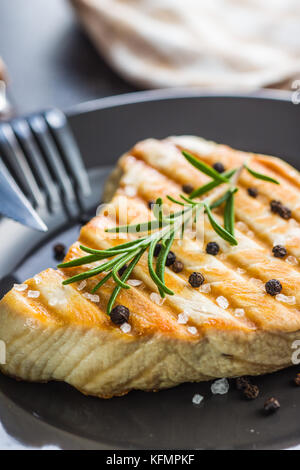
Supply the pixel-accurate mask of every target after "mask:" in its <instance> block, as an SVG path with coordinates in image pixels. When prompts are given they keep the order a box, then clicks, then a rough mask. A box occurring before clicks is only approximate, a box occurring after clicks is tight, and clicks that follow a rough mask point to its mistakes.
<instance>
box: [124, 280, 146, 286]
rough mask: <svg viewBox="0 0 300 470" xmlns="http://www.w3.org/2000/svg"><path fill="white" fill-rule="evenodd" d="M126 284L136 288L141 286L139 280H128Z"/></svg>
mask: <svg viewBox="0 0 300 470" xmlns="http://www.w3.org/2000/svg"><path fill="white" fill-rule="evenodd" d="M127 284H129V285H130V286H132V287H137V286H140V285H141V284H143V281H140V280H139V279H128V281H127Z"/></svg>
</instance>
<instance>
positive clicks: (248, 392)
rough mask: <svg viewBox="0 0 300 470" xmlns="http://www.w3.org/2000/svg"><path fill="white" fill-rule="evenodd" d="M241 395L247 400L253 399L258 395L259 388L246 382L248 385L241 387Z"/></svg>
mask: <svg viewBox="0 0 300 470" xmlns="http://www.w3.org/2000/svg"><path fill="white" fill-rule="evenodd" d="M243 395H244V397H245V398H247V400H255V399H256V398H257V397H258V395H259V388H258V387H257V385H252V384H250V383H248V385H247V386H246V387H245V388H244V389H243Z"/></svg>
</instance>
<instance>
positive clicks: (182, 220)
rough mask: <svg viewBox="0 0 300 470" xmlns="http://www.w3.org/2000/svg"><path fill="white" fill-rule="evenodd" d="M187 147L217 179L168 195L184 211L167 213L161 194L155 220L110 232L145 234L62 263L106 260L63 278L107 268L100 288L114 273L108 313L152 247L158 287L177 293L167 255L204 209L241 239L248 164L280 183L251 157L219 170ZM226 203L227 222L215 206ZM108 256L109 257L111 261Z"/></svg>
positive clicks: (227, 233) (231, 239)
mask: <svg viewBox="0 0 300 470" xmlns="http://www.w3.org/2000/svg"><path fill="white" fill-rule="evenodd" d="M182 153H183V155H184V157H185V158H186V160H187V161H188V162H189V163H191V164H192V165H193V166H194V167H195V168H197V169H198V170H199V171H201V172H202V173H204V174H206V175H207V176H210V177H211V178H212V180H211V181H209V182H208V183H206V184H205V185H203V186H201V187H199V188H197V189H195V190H194V191H193V192H192V193H191V194H190V195H189V197H187V196H185V195H183V194H180V195H179V197H180V199H181V200H177V199H175V198H174V197H172V196H170V195H168V196H167V198H168V199H169V200H170V201H172V202H173V203H174V204H177V205H179V206H181V207H182V209H181V210H180V211H178V212H173V213H171V214H169V215H168V216H166V215H164V211H163V201H162V199H161V198H158V199H157V200H156V204H155V206H154V210H153V213H154V217H155V219H153V220H151V221H149V222H142V223H138V224H132V225H130V224H129V225H121V226H117V227H113V228H109V229H107V230H106V232H109V233H121V232H123V233H135V234H137V233H140V234H145V235H144V236H142V237H140V238H136V239H134V240H129V241H127V242H125V243H122V244H120V245H116V246H114V247H111V248H108V249H104V250H95V249H92V248H89V247H86V246H83V245H81V246H80V248H81V250H82V251H84V252H86V253H88V255H85V256H82V257H81V258H77V259H75V260H72V261H69V262H66V263H62V264H59V265H58V267H59V268H72V267H77V266H82V265H86V264H90V263H94V262H97V261H101V260H105V261H104V262H103V263H102V264H101V265H99V266H96V267H94V268H92V269H89V270H87V271H84V272H82V273H80V274H77V275H75V276H72V277H70V278H68V279H66V280H65V281H63V284H71V283H73V282H77V281H81V280H83V279H88V278H90V277H94V276H97V275H99V274H101V273H106V274H105V276H104V277H103V278H102V279H101V280H100V281H99V282H98V283H97V284H96V285H95V287H94V288H93V290H92V292H93V293H95V292H97V291H98V290H99V289H100V288H101V287H102V286H103V285H104V284H105V283H106V282H107V281H108V280H109V279H111V278H113V280H114V282H115V284H116V286H115V288H114V290H113V292H112V294H111V296H110V299H109V302H108V305H107V313H108V314H110V313H111V310H112V308H113V305H114V303H115V301H116V298H117V296H118V294H119V292H120V290H121V289H129V288H130V286H129V285H128V284H127V283H126V281H127V280H128V278H129V276H130V275H131V273H132V271H133V269H134V268H135V266H136V265H137V263H138V262H139V260H140V259H141V257H142V256H143V254H144V253H145V252H146V251H147V250H148V271H149V274H150V276H151V279H152V280H153V282H154V283H155V284H156V286H157V288H158V291H159V293H160V296H161V297H165V295H166V294H168V295H174V292H173V291H172V290H171V289H169V288H168V287H167V286H166V284H165V266H166V260H167V257H168V254H169V252H170V249H171V247H172V244H173V242H174V239H175V236H176V234H177V233H178V231H180V233H181V236H183V233H184V228H185V225H186V223H191V221H193V222H196V221H197V217H198V214H199V213H200V210H201V209H202V210H204V212H205V213H206V214H207V217H208V220H209V222H210V224H211V226H212V228H213V229H214V231H215V232H216V233H217V234H218V235H219V236H220V237H221V238H223V239H224V240H225V241H227V242H228V243H230V244H231V245H237V243H238V242H237V240H236V238H235V236H234V196H235V193H236V192H237V191H238V188H237V187H236V184H237V180H238V178H239V177H240V175H241V173H242V171H243V169H246V170H247V171H248V172H249V173H250V174H251V175H252V176H254V177H255V178H258V179H261V180H265V181H269V182H272V183H275V184H279V183H278V181H276V180H275V179H273V178H271V177H269V176H267V175H262V174H260V173H257V172H255V171H254V170H252V169H251V168H249V166H248V165H247V163H248V162H246V161H245V162H244V163H243V164H242V165H241V166H240V167H239V168H235V169H233V170H228V171H226V172H224V173H222V174H220V173H218V172H217V171H216V170H214V168H212V167H210V166H208V165H206V164H205V163H203V162H201V161H200V160H198V159H197V158H195V157H194V156H193V155H191V154H190V153H189V152H186V151H182ZM224 184H225V185H226V189H225V190H223V189H222V188H219V189H220V190H221V191H219V192H218V191H217V192H215V193H211V191H212V190H213V189H215V188H217V187H218V186H220V185H224ZM228 186H229V189H228ZM207 193H210V196H207V197H206V198H205V199H204V200H200V201H199V200H198V201H196V200H195V198H197V197H200V196H202V195H204V194H207ZM223 203H225V207H224V227H222V226H221V225H220V224H219V223H218V221H217V220H216V219H215V218H214V216H213V213H212V210H213V209H215V208H217V207H220V206H221V205H222V204H223ZM159 242H160V243H161V249H160V252H159V255H158V257H157V260H156V266H155V268H154V251H155V247H156V245H157V243H159ZM107 259H108V261H106V260H107ZM128 263H129V264H128ZM125 266H126V269H125V271H124V273H123V274H122V275H121V276H120V275H119V272H120V269H121V268H124V267H125Z"/></svg>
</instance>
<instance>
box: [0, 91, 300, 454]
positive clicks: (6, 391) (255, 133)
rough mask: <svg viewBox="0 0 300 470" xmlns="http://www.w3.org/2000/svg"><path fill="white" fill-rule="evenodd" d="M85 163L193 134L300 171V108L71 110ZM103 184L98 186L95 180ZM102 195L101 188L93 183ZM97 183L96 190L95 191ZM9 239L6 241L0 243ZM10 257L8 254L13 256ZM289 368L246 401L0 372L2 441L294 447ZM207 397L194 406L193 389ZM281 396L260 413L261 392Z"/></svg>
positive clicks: (214, 99) (158, 95) (201, 99)
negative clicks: (99, 389) (97, 387)
mask: <svg viewBox="0 0 300 470" xmlns="http://www.w3.org/2000/svg"><path fill="white" fill-rule="evenodd" d="M69 119H70V124H71V127H72V128H73V131H74V133H75V136H76V138H77V141H78V143H79V146H80V148H81V151H82V154H83V155H84V158H85V160H86V163H87V165H88V167H90V168H91V167H104V166H109V165H114V163H115V162H116V160H117V158H118V157H119V155H120V154H121V153H122V152H124V151H125V150H127V149H128V148H129V147H131V146H132V145H133V144H134V143H135V142H136V141H138V140H140V139H143V138H146V137H158V138H161V137H165V136H168V135H170V134H195V135H200V136H203V137H205V138H207V139H213V140H216V141H218V142H222V143H226V144H229V145H232V146H234V147H237V148H240V149H244V150H251V151H257V152H263V153H267V154H268V153H269V154H273V155H279V156H281V157H283V158H285V159H286V160H287V161H288V162H290V163H291V164H293V165H294V166H295V167H297V168H298V169H300V160H299V156H300V133H299V125H300V106H296V105H293V104H292V102H291V100H290V97H289V96H287V95H282V94H276V95H274V94H264V95H259V96H247V97H238V96H215V95H214V96H210V95H204V96H203V95H199V94H197V93H196V92H182V93H181V92H170V91H158V92H146V93H138V94H134V95H125V96H121V97H114V98H109V99H104V100H100V101H96V102H92V103H88V104H84V105H80V106H78V107H77V108H76V109H75V110H74V109H73V110H71V111H70V112H69ZM100 185H101V182H99V186H100ZM98 189H99V191H100V187H99V188H98ZM98 189H97V190H98ZM78 229H79V227H76V226H75V227H67V229H64V230H63V231H62V232H61V233H60V234H58V235H56V237H55V239H52V240H45V242H44V243H43V244H42V245H41V246H40V247H39V248H38V250H34V251H32V252H31V253H29V254H28V256H27V257H26V258H25V259H23V260H22V259H21V257H20V258H19V259H18V260H14V261H17V262H18V263H19V265H18V267H17V268H16V269H15V270H14V272H13V273H7V274H9V276H8V277H7V278H6V282H5V283H4V282H2V284H1V290H2V293H3V292H5V290H7V289H8V288H9V287H10V285H11V283H12V282H13V281H14V280H17V281H22V280H23V279H25V278H27V277H29V276H31V275H32V274H34V273H36V272H38V271H39V270H42V269H44V268H46V267H48V266H54V265H55V262H54V260H53V259H52V244H53V243H54V242H55V240H56V239H59V240H60V241H62V242H65V243H67V244H70V243H71V242H72V241H73V240H75V239H76V237H77V234H78ZM1 243H2V244H3V243H5V240H1ZM15 256H16V255H15V254H14V253H12V259H13V257H15ZM295 373H296V370H295V368H291V369H288V370H285V371H282V372H279V373H276V374H272V375H269V376H265V377H260V378H257V379H256V380H255V382H256V383H257V384H258V385H259V387H260V390H261V394H260V397H259V398H258V399H257V400H255V401H252V402H247V401H244V400H243V399H241V397H240V395H239V393H238V392H237V391H236V390H234V387H233V384H231V390H230V392H229V393H228V394H227V395H223V396H213V395H212V394H211V392H210V383H202V384H184V385H181V386H179V387H176V388H174V389H171V390H165V391H161V392H159V393H144V392H131V393H129V395H127V396H125V397H122V398H113V399H111V400H101V399H97V398H90V397H85V396H83V395H81V394H80V393H79V392H77V391H76V390H74V389H72V388H71V387H69V386H67V385H65V384H61V383H49V384H32V383H25V382H16V381H14V380H12V379H9V378H7V377H4V376H0V390H1V392H0V395H1V396H0V419H1V425H0V447H2V448H7V447H16V446H21V445H22V446H24V447H40V446H44V445H48V446H49V445H50V446H51V445H52V446H53V445H54V446H58V447H60V448H67V449H71V448H77V449H83V448H91V449H101V448H102V449H139V448H144V449H147V448H161V449H167V448H169V449H176V448H181V449H183V448H185V449H228V448H234V449H261V448H268V449H270V448H278V449H279V448H289V447H295V446H297V445H299V444H300V423H299V411H300V390H299V389H297V387H295V386H293V384H292V378H293V377H294V375H295ZM198 392H199V393H200V394H202V395H204V397H205V399H204V401H203V403H202V405H201V406H200V407H195V406H194V405H193V404H192V397H193V395H194V394H195V393H198ZM270 396H276V397H277V398H278V399H279V400H280V402H281V409H280V411H279V412H278V413H276V414H274V415H272V416H269V417H265V416H264V415H263V413H262V411H261V410H262V406H263V403H264V401H265V399H266V398H268V397H270Z"/></svg>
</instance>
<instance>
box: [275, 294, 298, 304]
mask: <svg viewBox="0 0 300 470" xmlns="http://www.w3.org/2000/svg"><path fill="white" fill-rule="evenodd" d="M275 298H276V300H278V301H279V302H284V303H285V304H289V305H295V303H296V297H295V296H294V295H284V294H277V295H276V296H275Z"/></svg>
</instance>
